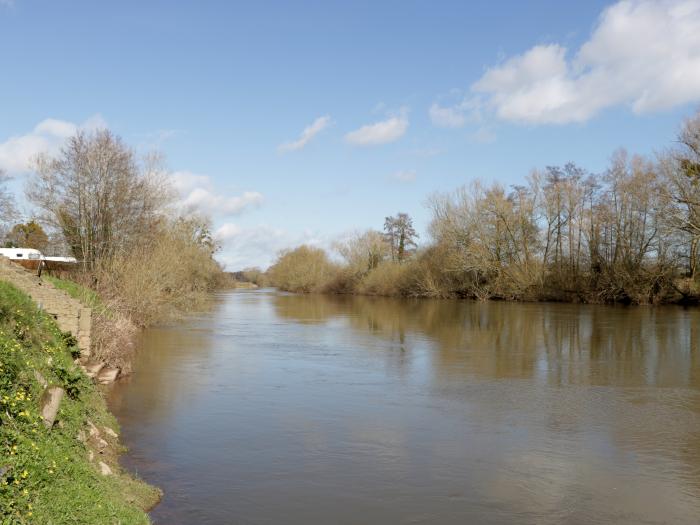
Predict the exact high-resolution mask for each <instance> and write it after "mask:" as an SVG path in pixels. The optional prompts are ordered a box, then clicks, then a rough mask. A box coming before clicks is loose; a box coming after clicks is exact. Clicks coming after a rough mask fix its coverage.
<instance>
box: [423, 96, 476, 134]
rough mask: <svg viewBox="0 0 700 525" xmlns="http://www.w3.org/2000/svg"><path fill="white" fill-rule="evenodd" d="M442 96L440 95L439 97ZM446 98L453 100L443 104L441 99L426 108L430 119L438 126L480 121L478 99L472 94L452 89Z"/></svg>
mask: <svg viewBox="0 0 700 525" xmlns="http://www.w3.org/2000/svg"><path fill="white" fill-rule="evenodd" d="M441 98H442V97H441ZM448 99H452V100H453V101H454V100H455V99H456V101H455V102H453V103H451V104H445V102H444V101H443V102H442V103H440V102H434V103H433V104H432V105H431V106H430V108H429V109H428V115H429V116H430V121H431V122H432V123H433V125H434V126H437V127H440V128H461V127H462V126H464V125H465V124H466V123H467V122H480V121H481V120H482V115H481V107H480V104H479V101H478V100H477V99H475V98H474V97H473V96H471V95H470V96H465V95H464V93H462V92H461V91H460V90H458V89H453V90H452V92H451V93H450V95H449V97H448Z"/></svg>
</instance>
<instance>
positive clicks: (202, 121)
mask: <svg viewBox="0 0 700 525" xmlns="http://www.w3.org/2000/svg"><path fill="white" fill-rule="evenodd" d="M0 51H1V52H2V57H3V59H2V61H1V62H0V68H1V69H0V168H3V169H5V170H6V171H7V172H9V173H10V174H11V175H13V176H14V178H15V180H14V182H13V187H14V188H20V187H21V186H22V184H23V181H24V180H25V178H26V175H27V169H26V162H27V159H28V158H29V157H30V156H31V155H33V154H36V153H37V152H38V151H41V150H48V151H49V152H52V151H56V148H57V147H58V144H60V142H61V141H62V140H63V139H64V138H65V136H67V135H69V134H70V133H71V132H73V131H74V130H75V129H77V128H78V127H85V128H88V129H89V128H91V127H96V126H104V125H106V126H109V127H110V128H111V129H112V130H113V131H115V132H116V133H117V134H119V135H121V136H122V137H123V138H124V139H125V140H126V141H127V142H128V143H130V144H131V145H133V146H134V147H135V148H137V149H138V150H139V151H147V150H148V149H151V148H158V149H160V150H161V151H162V152H163V153H164V154H165V155H166V157H167V164H168V168H169V170H171V171H172V172H173V180H174V181H175V182H176V183H177V184H178V187H179V189H180V190H181V193H182V198H183V206H186V207H189V208H192V209H202V210H205V211H208V212H210V213H211V214H212V215H213V217H214V225H215V229H216V230H217V232H218V235H219V238H220V239H221V242H222V243H223V249H222V252H221V254H220V258H221V260H222V261H223V262H225V263H226V264H227V265H228V267H229V268H231V269H236V268H241V267H244V266H248V265H253V264H256V265H263V266H265V265H267V264H268V263H269V262H270V261H271V260H272V259H273V258H274V256H275V253H276V252H277V251H278V250H279V249H281V248H284V247H286V246H290V245H294V244H298V243H301V242H310V243H317V244H320V245H324V246H327V245H330V243H331V242H332V240H333V239H334V238H336V237H337V236H338V235H341V234H343V233H344V232H349V231H352V230H356V229H365V228H370V227H374V228H381V226H382V224H383V220H384V217H385V216H386V215H390V214H394V213H397V212H399V211H403V212H407V213H409V214H411V215H412V216H413V217H414V218H415V222H416V225H417V227H418V230H419V231H420V232H422V233H423V235H422V237H423V239H426V238H427V233H426V228H427V225H428V223H429V220H430V214H429V211H428V210H427V209H426V207H425V201H426V198H427V197H428V196H429V195H430V194H431V193H432V192H435V191H445V190H450V189H453V188H456V187H458V186H460V185H462V184H465V183H468V182H469V181H471V180H473V179H476V178H479V179H481V180H484V181H500V182H502V183H503V184H505V185H508V184H514V183H520V182H522V181H523V180H524V178H525V177H526V176H527V175H528V173H529V172H530V171H531V170H532V169H535V168H543V167H545V166H547V165H552V164H562V163H565V162H567V161H575V162H577V163H578V164H580V165H582V166H584V167H585V168H587V169H589V170H591V171H596V172H598V171H602V170H603V169H605V166H606V163H607V161H608V159H609V157H610V155H611V153H612V152H613V151H614V150H615V149H616V148H618V147H625V148H627V149H629V150H630V151H632V152H638V153H644V154H652V153H653V152H654V151H659V150H661V149H663V148H665V147H668V146H670V145H671V144H672V141H673V138H674V136H675V134H676V132H677V129H678V127H679V124H680V122H681V121H682V119H683V118H684V117H686V116H689V115H690V114H692V113H693V112H694V111H695V110H696V109H697V107H698V103H699V102H700V0H669V1H651V0H634V1H628V2H618V3H610V2H600V1H586V2H561V1H529V2H521V1H513V2H497V1H490V2H461V1H460V2H440V1H431V2H427V1H420V2H418V1H414V2H411V1H396V2H379V1H373V2H330V1H318V2H265V1H260V2H233V1H229V2H224V1H221V2H215V1H198V2H194V1H192V2H173V1H149V2H144V1H134V2H130V1H121V2H94V1H76V0H74V1H68V0H65V1H61V0H51V1H49V0H45V1H39V0H0ZM307 128H308V129H307ZM305 129H307V131H306V133H304V130H305ZM27 212H29V210H27Z"/></svg>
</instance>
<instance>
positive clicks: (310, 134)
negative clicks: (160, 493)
mask: <svg viewBox="0 0 700 525" xmlns="http://www.w3.org/2000/svg"><path fill="white" fill-rule="evenodd" d="M330 123H331V117H330V116H329V115H324V116H323V117H318V118H317V119H316V120H314V121H313V122H312V123H311V124H309V125H308V126H306V127H305V128H304V131H302V132H301V136H300V137H299V138H298V139H297V140H294V141H291V142H285V143H283V144H280V145H279V146H278V148H277V151H279V152H280V153H287V152H290V151H298V150H300V149H302V148H303V147H304V146H306V145H307V144H308V143H309V142H310V141H311V139H313V138H314V137H315V136H316V135H318V134H319V133H320V132H321V131H323V130H324V129H325V128H326V127H328V125H329V124H330Z"/></svg>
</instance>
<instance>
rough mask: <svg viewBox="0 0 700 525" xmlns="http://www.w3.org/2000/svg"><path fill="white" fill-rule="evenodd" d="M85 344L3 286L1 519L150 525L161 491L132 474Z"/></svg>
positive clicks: (0, 296)
mask: <svg viewBox="0 0 700 525" xmlns="http://www.w3.org/2000/svg"><path fill="white" fill-rule="evenodd" d="M77 356H78V349H77V346H76V341H75V338H74V337H72V336H71V335H70V334H67V333H64V332H61V331H60V330H59V329H58V327H57V326H56V324H55V322H54V321H53V319H51V318H50V317H49V316H48V315H47V314H46V313H44V312H43V311H42V310H40V309H39V308H38V307H37V305H36V304H35V303H33V302H32V301H31V299H30V298H29V297H27V296H26V295H24V294H23V293H21V292H20V291H19V290H17V289H16V288H14V287H13V286H12V285H10V284H8V283H6V282H2V281H0V448H1V449H2V453H1V454H0V523H2V524H3V525H9V524H59V523H75V524H83V523H84V524H91V525H92V524H97V523H120V524H142V523H143V524H146V523H149V519H148V516H147V515H146V512H145V510H146V509H148V508H150V507H152V506H154V505H155V504H156V503H157V501H158V500H159V497H160V492H159V490H158V489H156V488H154V487H151V486H149V485H147V484H146V483H144V482H142V481H140V480H137V479H135V478H133V477H131V476H129V475H128V474H126V473H124V472H122V470H121V469H120V467H119V465H118V463H117V456H118V453H119V452H120V445H119V443H118V433H117V423H116V421H115V419H114V418H113V417H112V416H111V415H110V414H109V412H108V411H107V407H106V404H105V400H104V397H103V396H102V394H101V392H100V391H99V389H98V387H97V386H96V385H94V384H93V382H92V381H91V380H90V379H89V378H88V377H87V376H86V375H85V373H83V371H82V370H81V369H80V367H79V366H77V365H76V364H75V363H74V359H75V358H76V357H77Z"/></svg>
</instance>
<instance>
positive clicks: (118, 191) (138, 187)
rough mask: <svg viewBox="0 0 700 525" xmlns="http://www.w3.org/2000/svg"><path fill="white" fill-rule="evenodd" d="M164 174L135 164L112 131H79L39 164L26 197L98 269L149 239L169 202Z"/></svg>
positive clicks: (76, 252)
mask: <svg viewBox="0 0 700 525" xmlns="http://www.w3.org/2000/svg"><path fill="white" fill-rule="evenodd" d="M156 160H157V159H156ZM162 174H163V171H162V170H160V169H159V166H158V165H157V162H155V160H154V158H148V159H146V161H145V162H144V163H139V162H137V160H136V158H135V155H134V152H133V151H132V150H131V149H130V148H129V147H128V146H126V145H125V144H124V143H123V142H122V141H121V139H119V137H117V136H115V135H113V134H112V133H111V132H110V131H108V130H99V131H96V132H94V133H92V134H87V133H85V132H82V131H81V132H78V133H77V134H76V135H75V136H73V137H71V138H70V139H68V141H67V143H66V145H65V146H64V147H63V148H62V149H61V152H60V153H59V155H58V156H57V157H55V158H50V157H47V156H40V157H39V158H38V159H37V161H36V164H35V174H34V176H33V177H32V178H31V179H30V181H29V183H28V185H27V197H28V199H29V200H30V201H31V202H33V203H34V204H35V205H36V206H37V208H38V209H39V210H40V211H41V213H42V216H41V219H43V220H44V221H45V222H46V223H47V224H49V225H51V226H53V227H55V228H56V229H58V230H59V231H60V232H61V233H62V234H63V236H64V238H65V239H66V243H67V244H68V246H69V247H70V250H71V251H72V252H73V255H74V256H75V257H76V258H77V259H78V260H80V261H82V262H83V264H84V266H85V267H87V268H94V267H95V265H96V264H97V263H98V262H99V261H102V260H108V259H110V258H112V257H113V256H115V255H116V254H119V253H124V252H126V251H128V250H130V249H131V248H132V247H133V246H134V245H135V243H136V241H138V240H140V239H142V238H143V237H145V236H147V235H149V232H150V231H151V230H152V226H153V225H154V224H155V223H156V222H157V221H158V218H159V213H160V211H161V209H162V208H163V206H164V205H165V204H166V202H167V201H168V199H169V197H170V195H169V192H168V191H166V190H165V187H164V184H163V181H164V178H163V175H162Z"/></svg>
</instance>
